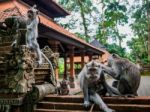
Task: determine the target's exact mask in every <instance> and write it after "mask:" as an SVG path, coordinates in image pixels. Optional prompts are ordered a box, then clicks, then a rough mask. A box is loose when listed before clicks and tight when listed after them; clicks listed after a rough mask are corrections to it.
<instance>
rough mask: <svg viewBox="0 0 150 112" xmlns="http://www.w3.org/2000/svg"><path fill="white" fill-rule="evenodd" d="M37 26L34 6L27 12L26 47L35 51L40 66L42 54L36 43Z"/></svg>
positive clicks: (36, 14) (36, 12) (36, 13)
mask: <svg viewBox="0 0 150 112" xmlns="http://www.w3.org/2000/svg"><path fill="white" fill-rule="evenodd" d="M38 24H39V18H38V10H37V9H36V6H33V7H32V8H31V9H29V10H28V12H27V25H26V28H27V32H26V38H27V46H28V47H29V48H32V49H33V50H35V51H36V53H37V55H38V63H39V64H42V54H41V51H40V48H39V44H38V42H37V37H38Z"/></svg>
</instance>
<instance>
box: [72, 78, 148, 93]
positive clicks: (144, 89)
mask: <svg viewBox="0 0 150 112" xmlns="http://www.w3.org/2000/svg"><path fill="white" fill-rule="evenodd" d="M107 81H108V83H109V85H111V83H112V82H113V79H111V78H109V79H107ZM80 92H81V89H80V87H79V82H78V80H76V82H75V88H70V95H73V94H78V93H80ZM138 95H139V96H150V76H142V77H141V83H140V87H139V89H138Z"/></svg>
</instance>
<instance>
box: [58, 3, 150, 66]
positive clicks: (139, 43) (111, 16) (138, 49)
mask: <svg viewBox="0 0 150 112" xmlns="http://www.w3.org/2000/svg"><path fill="white" fill-rule="evenodd" d="M59 2H60V4H61V5H63V6H64V7H65V8H66V9H67V10H68V11H71V12H74V13H79V14H80V15H81V16H80V17H81V19H82V20H81V21H80V24H79V25H80V28H81V27H82V28H83V29H84V34H83V33H76V34H77V36H79V37H80V38H82V39H84V40H86V41H87V42H89V40H90V39H91V35H90V32H91V29H90V27H89V26H90V25H91V24H93V22H92V21H95V23H96V24H97V26H98V28H97V30H96V34H95V37H96V39H97V40H99V42H100V43H101V44H103V45H105V46H106V47H107V49H108V51H109V52H110V53H117V54H118V55H120V56H122V57H127V58H129V59H130V60H131V61H133V62H136V60H141V62H142V63H148V44H147V43H148V35H149V32H148V31H149V28H148V24H150V22H149V21H150V18H148V12H150V1H149V0H142V4H141V3H140V2H139V0H138V1H136V2H135V3H133V4H132V6H130V10H128V8H127V7H128V6H129V4H128V3H127V0H124V1H123V2H120V1H118V0H111V1H110V0H97V3H98V4H97V6H95V5H94V1H92V0H59ZM100 5H102V9H100V10H99V8H97V7H99V6H100ZM127 5H128V6H127ZM93 12H94V13H96V15H97V16H95V17H94V16H93V15H92V13H93ZM100 12H101V13H100ZM91 18H92V19H91ZM129 19H130V21H128V20H129ZM78 21H79V18H78V17H76V16H72V18H71V20H70V21H69V23H67V24H63V23H62V26H63V27H65V28H68V29H79V28H78V26H79V25H76V24H77V22H78ZM129 22H130V23H131V24H130V27H131V28H132V30H133V33H134V37H135V38H133V37H132V38H133V39H131V40H130V41H128V42H127V45H128V47H129V48H130V49H131V52H130V53H127V52H126V50H125V48H123V47H122V42H123V41H124V39H125V38H126V37H127V34H121V33H120V31H119V30H120V29H119V26H124V25H125V24H128V23H129ZM149 26H150V25H149ZM93 27H95V24H93ZM109 39H111V40H113V41H115V43H113V44H112V43H108V40H109Z"/></svg>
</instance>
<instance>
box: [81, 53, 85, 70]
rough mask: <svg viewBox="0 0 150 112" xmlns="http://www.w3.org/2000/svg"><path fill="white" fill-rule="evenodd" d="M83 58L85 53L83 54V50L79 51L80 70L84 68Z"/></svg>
mask: <svg viewBox="0 0 150 112" xmlns="http://www.w3.org/2000/svg"><path fill="white" fill-rule="evenodd" d="M84 56H85V53H84V50H82V51H81V69H82V68H83V67H84Z"/></svg>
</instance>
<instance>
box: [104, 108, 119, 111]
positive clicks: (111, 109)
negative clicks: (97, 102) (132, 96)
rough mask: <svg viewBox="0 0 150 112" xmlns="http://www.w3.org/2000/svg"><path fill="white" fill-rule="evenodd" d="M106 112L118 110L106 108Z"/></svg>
mask: <svg viewBox="0 0 150 112" xmlns="http://www.w3.org/2000/svg"><path fill="white" fill-rule="evenodd" d="M104 112H116V111H115V110H113V109H110V108H107V109H105V110H104Z"/></svg>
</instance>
